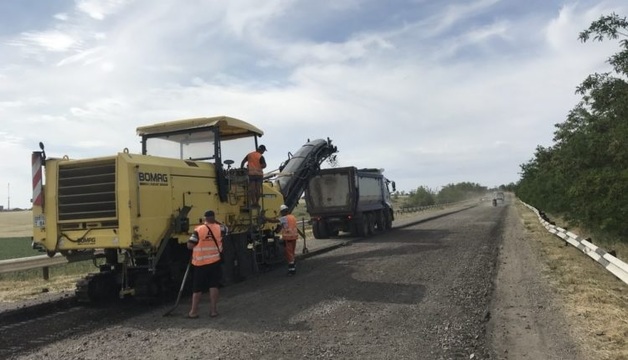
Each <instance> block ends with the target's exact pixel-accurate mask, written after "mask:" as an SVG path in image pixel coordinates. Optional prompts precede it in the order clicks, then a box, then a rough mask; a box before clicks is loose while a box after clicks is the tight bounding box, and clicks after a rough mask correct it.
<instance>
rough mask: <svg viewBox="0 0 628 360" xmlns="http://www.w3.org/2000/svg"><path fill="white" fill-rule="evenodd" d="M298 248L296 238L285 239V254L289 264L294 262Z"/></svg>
mask: <svg viewBox="0 0 628 360" xmlns="http://www.w3.org/2000/svg"><path fill="white" fill-rule="evenodd" d="M296 248H297V241H296V240H284V254H285V255H286V261H287V262H288V264H294V252H295V250H296Z"/></svg>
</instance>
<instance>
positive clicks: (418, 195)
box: [406, 186, 436, 206]
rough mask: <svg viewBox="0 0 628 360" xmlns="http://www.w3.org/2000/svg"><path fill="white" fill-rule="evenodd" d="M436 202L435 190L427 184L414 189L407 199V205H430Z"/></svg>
mask: <svg viewBox="0 0 628 360" xmlns="http://www.w3.org/2000/svg"><path fill="white" fill-rule="evenodd" d="M435 203H436V200H435V194H434V192H433V191H432V190H431V189H429V188H428V187H426V186H419V187H418V188H417V189H416V190H415V191H412V192H411V194H410V196H409V197H408V199H407V201H406V205H407V206H429V205H434V204H435Z"/></svg>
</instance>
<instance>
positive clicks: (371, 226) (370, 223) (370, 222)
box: [366, 214, 375, 235]
mask: <svg viewBox="0 0 628 360" xmlns="http://www.w3.org/2000/svg"><path fill="white" fill-rule="evenodd" d="M366 224H367V225H366V233H367V234H368V235H373V233H374V232H375V214H367V215H366Z"/></svg>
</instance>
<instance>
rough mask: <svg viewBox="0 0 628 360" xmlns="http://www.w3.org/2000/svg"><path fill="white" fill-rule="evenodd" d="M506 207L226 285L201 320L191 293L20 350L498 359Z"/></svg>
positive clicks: (34, 353)
mask: <svg viewBox="0 0 628 360" xmlns="http://www.w3.org/2000/svg"><path fill="white" fill-rule="evenodd" d="M510 208H511V207H509V206H506V205H501V206H498V207H492V206H491V205H490V204H489V203H481V204H480V205H478V206H476V207H473V208H471V209H468V210H464V211H461V212H458V213H455V214H452V215H449V216H445V217H442V218H439V219H435V220H432V221H428V222H425V223H421V224H417V225H412V226H408V227H405V228H402V229H395V230H393V231H392V232H389V233H386V234H380V235H377V236H374V237H371V238H369V239H366V240H360V241H356V242H354V243H353V244H351V245H349V246H345V247H341V248H339V249H336V250H333V251H331V252H328V253H324V254H321V255H318V256H315V257H312V258H309V259H306V260H304V261H301V262H300V263H298V264H297V275H296V276H295V277H287V276H286V274H285V270H284V269H278V270H275V271H272V272H270V273H266V274H264V275H262V276H259V277H257V278H255V279H249V280H247V281H245V282H243V283H239V284H236V285H233V286H229V287H227V288H224V289H222V292H221V299H220V303H219V312H220V316H219V317H217V318H210V317H209V305H208V303H207V298H204V300H203V301H204V304H203V307H202V310H203V311H202V312H201V317H200V318H199V319H193V320H192V319H186V318H184V317H183V316H184V314H185V313H186V312H187V310H188V306H189V299H185V300H184V301H183V303H182V305H181V306H180V307H179V308H178V309H177V311H176V312H175V314H174V315H173V316H171V317H165V318H164V317H162V316H161V314H162V313H163V311H164V310H165V309H166V308H167V306H164V307H161V308H157V309H154V310H152V311H148V312H142V313H140V314H137V315H133V316H129V318H128V319H126V320H119V321H117V320H116V321H115V322H114V323H111V322H110V323H108V324H107V326H99V327H98V328H97V329H94V330H93V331H91V330H89V329H87V330H85V329H83V330H81V331H80V332H76V333H73V334H71V335H68V336H67V337H65V338H63V339H55V340H54V341H53V342H50V343H48V344H40V345H38V346H37V347H36V348H31V349H30V350H28V349H25V352H22V353H21V354H15V357H19V358H28V359H53V358H63V359H130V358H150V359H296V358H308V359H309V358H314V359H326V358H330V359H331V358H334V359H458V358H459V359H487V358H501V357H502V356H499V355H495V354H496V352H495V349H494V346H493V345H492V344H491V336H490V334H487V323H488V322H489V319H490V317H491V313H490V309H491V301H492V297H493V294H494V293H495V292H494V291H493V290H494V289H493V288H494V285H493V284H494V280H495V275H496V272H497V267H496V263H497V256H498V250H499V248H500V245H501V244H502V242H503V235H504V234H505V233H506V232H505V231H504V228H505V227H506V226H508V224H507V221H506V220H507V219H508V218H512V216H507V215H508V214H509V213H510V212H511V211H512V210H511V209H510ZM513 219H514V220H513ZM513 219H511V220H510V221H511V222H512V221H515V222H516V221H518V219H516V218H513ZM93 320H94V319H93V318H92V319H90V321H93ZM57 321H58V320H57ZM76 321H77V320H76V319H75V320H74V322H76ZM103 321H106V319H103ZM33 325H34V326H46V324H45V323H40V324H33ZM74 325H76V326H79V325H80V324H74ZM74 325H71V324H68V326H74ZM500 329H502V330H503V326H502V327H500ZM25 336H27V334H25ZM499 350H500V351H502V349H499Z"/></svg>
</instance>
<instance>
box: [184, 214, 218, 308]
mask: <svg viewBox="0 0 628 360" xmlns="http://www.w3.org/2000/svg"><path fill="white" fill-rule="evenodd" d="M223 231H225V230H224V228H222V227H221V225H220V224H219V223H218V222H216V216H215V214H214V212H213V211H211V210H208V211H206V212H205V222H204V223H203V224H201V225H199V226H197V227H196V228H195V229H194V233H193V234H192V236H190V239H189V240H188V243H187V246H188V249H190V250H192V266H193V267H194V278H193V281H192V288H193V290H192V291H193V293H192V308H191V309H190V312H189V313H188V317H189V318H191V319H195V318H198V306H199V303H200V301H201V295H202V293H204V292H207V291H209V316H210V317H216V316H218V311H217V309H216V307H217V305H218V287H219V285H220V281H221V278H222V268H221V262H222V261H221V258H222V233H223Z"/></svg>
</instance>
